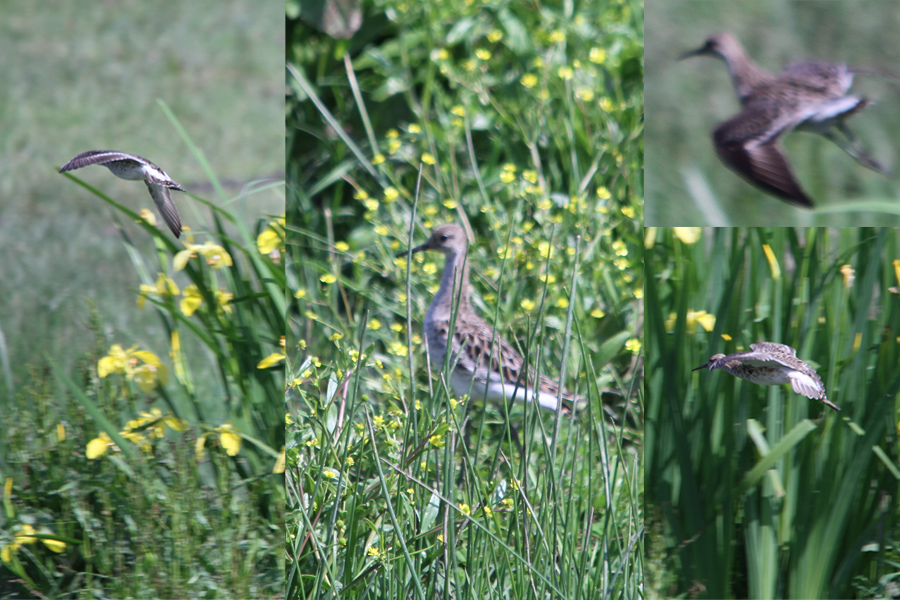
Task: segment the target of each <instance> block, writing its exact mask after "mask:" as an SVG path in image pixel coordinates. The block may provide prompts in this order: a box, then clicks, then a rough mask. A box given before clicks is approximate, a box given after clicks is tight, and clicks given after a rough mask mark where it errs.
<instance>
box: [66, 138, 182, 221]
mask: <svg viewBox="0 0 900 600" xmlns="http://www.w3.org/2000/svg"><path fill="white" fill-rule="evenodd" d="M91 165H103V166H104V167H106V168H107V169H109V170H110V171H112V173H113V175H115V176H116V177H119V178H120V179H128V180H130V181H141V180H143V182H144V183H146V184H147V189H148V190H150V196H151V197H152V198H153V201H154V202H155V203H156V208H157V209H158V210H159V214H160V215H162V218H163V220H164V221H165V222H166V225H168V226H169V229H171V230H172V234H173V235H174V236H175V237H176V238H179V237H181V217H180V216H179V215H178V209H177V208H176V207H175V203H174V202H172V197H171V196H170V194H169V190H170V189H172V190H178V191H180V192H183V191H184V188H183V187H181V186H180V185H178V184H177V183H175V181H174V180H173V179H172V178H171V177H169V176H168V175H167V174H166V172H165V171H163V170H162V169H160V168H159V167H157V166H156V165H154V164H153V163H152V162H150V161H149V160H147V159H146V158H142V157H140V156H137V155H135V154H127V153H125V152H117V151H115V150H91V151H89V152H84V153H82V154H79V155H78V156H76V157H75V158H73V159H72V160H70V161H69V162H67V163H66V164H65V165H63V168H62V169H60V170H59V172H60V173H65V172H66V171H73V170H75V169H80V168H82V167H89V166H91Z"/></svg>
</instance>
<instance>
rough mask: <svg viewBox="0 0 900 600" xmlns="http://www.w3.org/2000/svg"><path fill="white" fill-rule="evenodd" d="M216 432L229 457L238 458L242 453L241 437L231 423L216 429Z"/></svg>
mask: <svg viewBox="0 0 900 600" xmlns="http://www.w3.org/2000/svg"><path fill="white" fill-rule="evenodd" d="M216 431H217V432H218V434H219V443H220V444H222V447H223V448H225V453H226V454H227V455H228V456H236V455H237V453H238V452H240V451H241V436H240V434H239V433H238V432H237V429H235V428H234V425H232V424H231V421H228V422H226V423H225V424H223V425H222V426H220V427H216Z"/></svg>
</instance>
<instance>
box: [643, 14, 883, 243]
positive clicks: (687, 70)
mask: <svg viewBox="0 0 900 600" xmlns="http://www.w3.org/2000/svg"><path fill="white" fill-rule="evenodd" d="M898 25H900V16H898V14H897V11H896V5H895V4H894V3H893V2H891V1H890V0H877V1H875V2H871V3H870V4H868V5H867V8H866V10H865V11H860V10H858V7H857V6H854V5H853V4H852V3H845V2H797V3H788V4H785V3H777V2H770V3H758V2H747V1H738V2H697V1H693V0H677V1H674V2H666V1H660V0H652V1H651V2H649V3H648V5H647V29H648V32H649V34H648V40H649V41H648V44H647V51H646V56H647V78H646V89H647V107H648V108H647V114H648V119H647V123H648V127H647V147H648V149H649V150H648V152H647V165H648V168H647V174H648V175H647V189H648V192H647V211H646V214H647V225H670V226H671V225H716V226H729V227H731V226H742V227H743V226H773V225H775V226H781V225H784V224H789V225H832V226H853V227H857V226H861V225H866V226H875V225H897V224H900V211H898V209H897V206H898V203H897V185H896V180H894V179H891V178H887V177H884V176H882V175H880V174H878V173H875V172H874V171H871V170H868V169H866V168H864V167H862V166H860V165H859V164H858V163H856V162H855V161H854V160H853V159H852V158H850V157H849V156H848V155H846V154H845V153H844V152H843V151H841V150H840V149H839V148H838V147H837V146H836V145H835V144H833V143H831V142H829V141H827V140H825V139H824V138H822V137H821V136H816V135H812V134H808V133H792V134H788V135H787V136H785V138H784V139H783V145H784V148H785V152H786V154H787V156H788V158H789V160H790V162H791V164H792V165H793V168H794V170H795V173H796V176H797V178H798V180H799V181H800V183H801V185H802V186H803V188H804V189H805V190H806V191H807V193H808V194H809V195H810V196H811V197H812V198H813V200H814V201H815V202H816V208H815V209H814V210H812V211H810V210H806V209H801V208H797V207H793V206H790V205H788V204H786V203H784V202H782V201H780V200H778V199H776V198H772V197H770V196H768V195H766V194H765V193H763V192H761V191H759V190H757V189H756V188H754V187H753V186H751V185H749V184H747V183H746V182H744V180H742V179H741V178H740V177H739V176H737V175H736V174H735V173H734V172H733V171H731V170H729V169H728V168H726V167H725V166H724V165H723V164H722V163H721V161H720V160H719V158H718V156H717V155H716V153H715V150H714V149H713V146H712V139H711V134H712V131H713V129H714V128H715V126H716V125H717V124H719V123H721V122H723V121H725V120H726V119H728V118H729V117H731V116H732V115H734V114H735V113H737V111H738V107H739V105H738V102H737V99H736V97H735V95H734V91H733V89H732V85H731V81H730V79H729V76H728V71H727V69H726V68H725V65H724V63H722V62H721V61H719V60H716V59H712V58H709V57H698V58H693V59H689V60H685V61H678V60H677V57H678V56H679V55H680V54H682V53H684V52H685V51H687V50H691V49H694V48H696V47H698V46H700V45H701V44H702V43H703V41H704V40H705V39H706V38H707V37H708V36H709V35H710V34H712V33H715V32H718V31H731V32H733V33H734V34H735V35H736V36H737V38H738V39H739V40H740V41H741V43H742V44H743V45H744V46H745V47H746V48H747V52H748V53H749V54H750V56H751V58H753V59H754V60H755V61H756V62H757V63H758V64H759V65H760V67H761V68H763V69H765V70H767V71H768V72H771V73H777V72H779V71H780V70H781V69H782V68H783V67H784V66H785V65H787V64H788V63H790V62H795V61H799V60H808V59H814V60H825V61H830V62H844V63H848V64H851V65H854V66H860V67H864V68H869V69H874V70H882V71H884V72H887V73H893V71H894V70H895V69H894V65H896V64H897V63H898V61H900V55H898V50H897V48H896V47H895V46H894V45H893V44H892V43H891V40H893V39H894V32H895V31H896V28H897V26H898ZM852 92H853V93H856V94H860V95H863V96H865V97H868V98H870V99H872V100H874V104H873V105H872V106H869V107H868V108H866V109H865V110H864V111H862V112H861V113H860V114H858V115H855V116H854V117H853V118H851V119H850V120H849V121H848V125H849V126H850V128H851V129H852V130H853V131H854V132H855V133H856V134H857V136H858V137H859V138H860V140H861V141H862V142H863V144H864V145H865V146H866V147H868V149H869V150H870V151H871V152H872V154H873V155H874V156H876V157H877V158H878V159H879V160H880V161H882V162H883V163H885V164H886V165H887V166H888V167H889V168H892V169H893V170H894V171H895V172H896V171H897V169H898V163H897V156H898V152H897V145H896V143H895V140H897V139H898V137H900V129H898V123H900V119H898V116H900V86H898V85H897V83H896V81H894V80H892V79H889V78H885V77H878V76H873V75H866V74H859V75H857V76H856V78H855V81H854V86H853V88H852Z"/></svg>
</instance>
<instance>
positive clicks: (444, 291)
mask: <svg viewBox="0 0 900 600" xmlns="http://www.w3.org/2000/svg"><path fill="white" fill-rule="evenodd" d="M457 303H458V304H459V310H463V309H467V308H469V261H468V260H466V252H465V251H463V252H462V253H461V254H456V253H455V252H452V253H450V254H447V258H446V260H445V261H444V272H443V273H442V274H441V287H440V289H438V293H437V295H436V296H435V297H434V302H433V306H434V307H440V308H441V309H442V310H446V311H447V315H446V316H447V317H448V318H449V316H450V314H451V313H452V311H453V309H454V308H455V307H456V306H457Z"/></svg>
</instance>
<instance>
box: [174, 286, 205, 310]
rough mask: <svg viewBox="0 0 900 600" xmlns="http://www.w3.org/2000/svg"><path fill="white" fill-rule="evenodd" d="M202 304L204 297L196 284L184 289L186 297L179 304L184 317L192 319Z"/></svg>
mask: <svg viewBox="0 0 900 600" xmlns="http://www.w3.org/2000/svg"><path fill="white" fill-rule="evenodd" d="M202 304H203V295H202V294H201V293H200V288H198V287H197V286H196V285H194V284H191V285H189V286H187V287H186V288H184V296H183V297H182V298H181V302H179V303H178V306H179V307H180V308H181V313H182V314H183V315H184V316H186V317H190V316H191V315H193V314H194V313H195V312H196V311H197V309H198V308H200V306H201V305H202Z"/></svg>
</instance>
